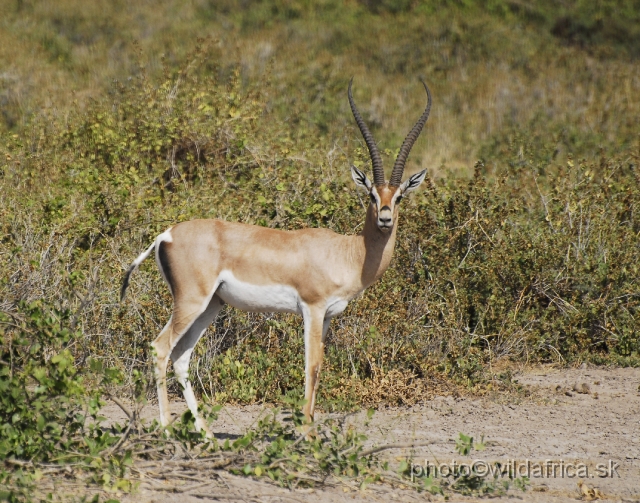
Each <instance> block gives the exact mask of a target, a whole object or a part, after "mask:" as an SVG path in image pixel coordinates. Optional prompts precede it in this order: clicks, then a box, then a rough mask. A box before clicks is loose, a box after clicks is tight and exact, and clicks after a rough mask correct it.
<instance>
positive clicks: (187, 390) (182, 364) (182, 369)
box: [171, 295, 223, 435]
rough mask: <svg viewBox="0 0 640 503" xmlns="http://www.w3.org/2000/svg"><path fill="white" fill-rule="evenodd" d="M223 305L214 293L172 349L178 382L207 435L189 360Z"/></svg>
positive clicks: (172, 359)
mask: <svg viewBox="0 0 640 503" xmlns="http://www.w3.org/2000/svg"><path fill="white" fill-rule="evenodd" d="M222 306H223V302H222V301H221V300H220V298H219V297H218V296H217V295H214V296H213V297H212V298H211V301H210V302H209V305H208V306H207V308H206V309H205V311H204V312H203V313H202V314H201V315H200V316H198V318H196V320H195V321H194V322H193V324H192V325H191V326H190V327H189V329H188V330H187V331H186V333H185V334H184V335H183V336H182V337H181V338H180V340H179V341H178V343H177V344H176V345H175V347H174V348H173V351H171V361H172V362H173V369H174V371H175V373H176V377H177V379H178V382H179V383H180V385H181V386H182V392H183V394H184V399H185V400H186V402H187V405H188V407H189V410H190V411H191V414H193V417H194V418H195V420H196V429H197V430H198V431H200V430H201V429H203V430H204V431H206V432H207V435H210V432H209V431H208V429H207V425H206V423H205V421H204V419H202V418H201V417H199V416H198V402H197V400H196V397H195V395H194V394H193V389H192V388H191V382H189V361H190V360H191V354H192V353H193V348H194V347H195V345H196V344H197V343H198V341H199V340H200V337H202V334H203V333H204V331H205V330H206V329H207V327H208V326H209V325H211V323H212V322H213V320H215V319H216V317H217V316H218V313H219V312H220V310H221V309H222Z"/></svg>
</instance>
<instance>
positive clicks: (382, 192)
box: [351, 166, 427, 233]
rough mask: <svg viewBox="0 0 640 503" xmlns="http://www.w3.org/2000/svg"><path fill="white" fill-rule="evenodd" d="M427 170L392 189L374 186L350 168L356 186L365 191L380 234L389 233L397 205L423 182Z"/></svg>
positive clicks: (361, 174) (353, 167) (355, 169)
mask: <svg viewBox="0 0 640 503" xmlns="http://www.w3.org/2000/svg"><path fill="white" fill-rule="evenodd" d="M426 175H427V170H426V169H425V170H422V171H420V172H419V173H416V174H415V175H412V176H410V177H409V178H408V179H407V180H406V181H405V182H404V183H402V184H401V185H400V187H394V186H393V185H389V183H388V182H386V183H385V184H384V185H377V186H374V185H373V184H372V183H371V182H370V181H369V179H368V178H367V175H365V174H364V173H363V172H362V171H360V170H359V169H358V168H356V167H355V166H352V167H351V176H352V177H353V181H354V182H356V185H357V186H358V187H360V188H362V189H364V190H366V191H367V193H368V195H369V201H370V202H369V204H370V205H371V206H372V207H373V211H374V216H375V218H376V225H377V226H378V229H379V230H380V231H381V232H384V233H387V232H391V230H392V229H393V226H394V224H395V220H396V218H397V216H398V205H399V204H400V201H401V200H402V198H403V197H404V196H405V195H407V194H408V193H409V192H411V191H413V190H416V189H417V188H418V187H419V186H420V184H421V183H422V182H423V180H424V178H425V176H426Z"/></svg>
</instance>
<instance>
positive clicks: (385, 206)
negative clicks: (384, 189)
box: [380, 204, 391, 211]
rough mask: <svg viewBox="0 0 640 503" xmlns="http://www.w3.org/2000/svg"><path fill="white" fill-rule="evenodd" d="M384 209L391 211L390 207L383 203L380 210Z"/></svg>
mask: <svg viewBox="0 0 640 503" xmlns="http://www.w3.org/2000/svg"><path fill="white" fill-rule="evenodd" d="M384 210H387V211H391V208H389V207H388V206H387V205H386V204H385V205H384V206H383V207H382V208H380V211H384Z"/></svg>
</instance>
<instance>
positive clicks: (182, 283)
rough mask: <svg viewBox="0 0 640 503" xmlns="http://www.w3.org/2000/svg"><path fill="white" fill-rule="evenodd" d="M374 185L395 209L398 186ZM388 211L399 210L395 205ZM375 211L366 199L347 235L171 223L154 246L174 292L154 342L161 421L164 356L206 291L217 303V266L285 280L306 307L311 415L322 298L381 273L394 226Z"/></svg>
mask: <svg viewBox="0 0 640 503" xmlns="http://www.w3.org/2000/svg"><path fill="white" fill-rule="evenodd" d="M377 190H378V193H379V195H380V199H381V206H385V205H387V206H389V207H393V201H392V197H393V195H394V194H395V192H396V190H397V189H396V188H388V187H378V188H377ZM393 214H394V217H395V216H397V208H394V211H393ZM377 217H378V209H377V205H375V204H370V205H369V208H368V210H367V218H366V222H365V225H364V229H363V231H362V232H361V233H360V234H358V235H353V236H344V235H340V234H336V233H335V232H333V231H331V230H328V229H301V230H296V231H282V230H276V229H269V228H264V227H258V226H254V225H246V224H240V223H233V222H225V221H222V220H191V221H188V222H183V223H180V224H178V225H176V226H175V227H173V228H171V229H170V231H169V232H170V233H171V238H172V240H171V242H162V243H161V244H159V246H162V247H164V250H165V251H164V253H165V263H164V266H165V267H166V266H167V265H168V269H169V271H170V275H169V277H168V278H167V277H166V276H165V279H167V280H168V283H169V286H170V288H171V292H172V294H173V298H174V306H173V315H172V317H171V320H170V321H169V323H168V324H167V326H166V327H165V328H164V330H163V331H162V332H161V333H160V335H159V336H158V338H157V339H156V340H155V341H154V342H153V348H154V349H155V353H156V354H155V356H156V377H157V380H158V399H159V401H160V409H161V422H162V424H167V422H168V417H167V414H166V411H168V399H167V391H166V369H167V364H168V360H169V357H171V359H172V360H174V357H175V356H176V355H174V354H172V351H174V348H175V347H176V345H177V344H178V341H179V340H180V339H181V337H183V336H184V334H185V333H186V332H187V331H188V330H189V328H190V327H191V325H192V324H193V323H194V322H195V321H196V319H198V318H199V317H200V316H201V315H202V314H203V313H202V311H203V309H204V308H205V307H206V306H205V305H203V303H204V302H205V301H206V299H207V298H208V297H209V296H211V294H212V293H213V297H212V302H218V303H219V304H220V305H221V304H222V301H221V300H220V299H219V298H217V296H216V294H215V292H213V289H214V287H215V285H216V280H217V278H218V276H219V275H220V272H221V271H223V270H229V271H233V274H234V276H235V277H236V278H237V279H238V280H241V281H243V282H246V283H250V284H252V285H256V286H268V285H286V286H290V287H292V288H293V289H294V290H295V291H296V292H297V294H298V296H299V298H300V301H301V302H302V303H303V304H304V305H305V306H306V307H307V309H308V312H309V317H310V318H309V320H307V322H306V323H305V325H308V330H307V331H306V332H307V334H306V336H305V337H306V344H305V345H306V353H307V354H306V361H307V365H306V366H307V369H306V370H307V371H306V386H305V399H306V402H307V403H306V404H305V406H304V413H305V415H306V416H307V418H308V419H309V420H312V419H313V411H314V405H315V394H316V393H315V392H316V390H317V387H318V376H319V373H320V368H321V365H322V356H323V354H324V340H325V337H326V329H328V325H329V324H328V319H327V320H326V323H325V315H326V307H327V302H328V300H329V299H331V298H339V299H344V300H345V301H348V300H351V299H352V298H353V297H355V296H356V295H358V294H359V293H360V292H362V291H363V290H364V289H365V288H366V287H368V286H369V285H371V284H372V283H373V282H374V281H376V280H377V279H378V278H379V277H380V276H382V274H383V273H384V271H385V270H386V269H387V267H388V266H389V262H390V261H391V256H392V254H393V247H394V244H395V239H396V229H397V226H396V225H393V227H392V228H391V229H390V230H388V231H381V230H380V229H379V228H378V226H377ZM394 220H395V218H394ZM159 265H160V267H161V268H162V267H163V264H159ZM216 314H217V312H216ZM193 337H199V335H198V334H194V336H193ZM194 345H195V343H194ZM177 356H179V355H177ZM174 361H175V360H174ZM185 385H186V384H185ZM199 427H204V424H199Z"/></svg>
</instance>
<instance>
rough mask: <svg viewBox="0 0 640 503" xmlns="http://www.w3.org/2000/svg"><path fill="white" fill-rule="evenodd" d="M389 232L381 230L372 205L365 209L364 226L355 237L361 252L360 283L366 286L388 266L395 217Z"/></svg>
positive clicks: (394, 241)
mask: <svg viewBox="0 0 640 503" xmlns="http://www.w3.org/2000/svg"><path fill="white" fill-rule="evenodd" d="M395 220H396V221H395V224H394V226H393V228H392V229H391V231H390V232H382V231H381V230H380V229H379V228H378V225H377V224H376V215H375V209H374V207H373V205H371V204H370V205H369V207H368V209H367V217H366V220H365V222H364V228H363V230H362V232H361V233H360V234H358V236H357V238H358V240H359V241H360V243H359V244H360V247H361V253H362V257H361V260H362V274H361V281H362V285H363V286H364V287H365V288H366V287H368V286H369V285H371V284H372V283H373V282H374V281H376V280H377V279H378V278H380V277H381V276H382V275H383V274H384V272H385V271H386V270H387V268H388V267H389V263H390V262H391V257H392V256H393V247H394V246H395V243H396V230H397V228H398V221H397V217H396V219H395Z"/></svg>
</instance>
